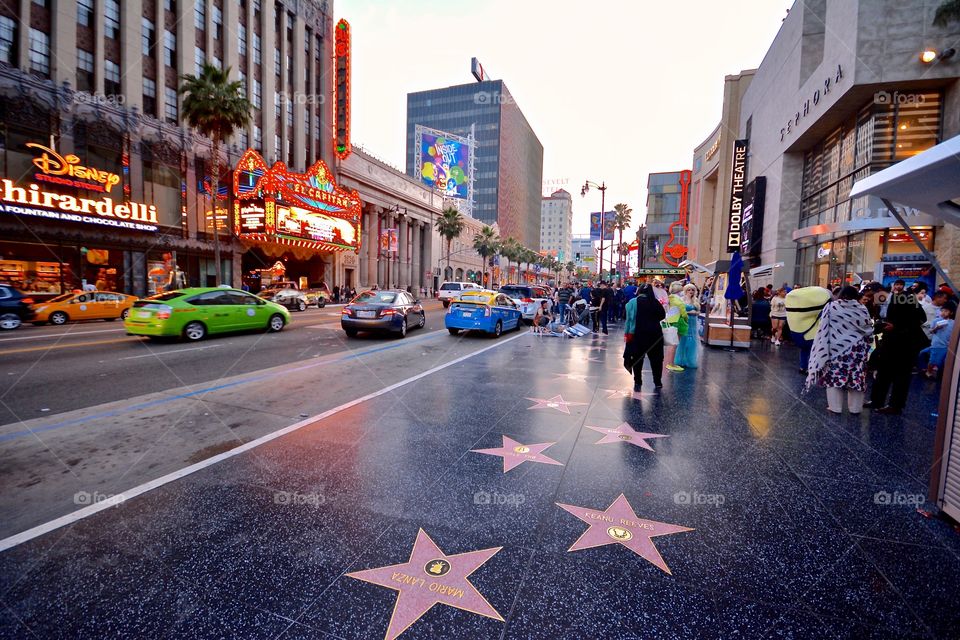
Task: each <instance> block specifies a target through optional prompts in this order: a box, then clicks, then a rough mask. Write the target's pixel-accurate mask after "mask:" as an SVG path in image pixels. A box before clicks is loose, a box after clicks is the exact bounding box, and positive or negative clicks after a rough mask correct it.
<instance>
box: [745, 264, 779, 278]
mask: <svg viewBox="0 0 960 640" xmlns="http://www.w3.org/2000/svg"><path fill="white" fill-rule="evenodd" d="M782 266H783V263H782V262H774V263H773V264H762V265H760V266H759V267H754V268H753V269H750V277H751V278H757V277H759V276H765V275H768V274H769V275H773V270H774V269H779V268H780V267H782Z"/></svg>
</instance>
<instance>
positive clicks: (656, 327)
mask: <svg viewBox="0 0 960 640" xmlns="http://www.w3.org/2000/svg"><path fill="white" fill-rule="evenodd" d="M665 317H666V311H664V309H663V305H661V304H660V302H659V301H658V300H657V298H656V296H655V295H654V293H653V287H651V286H650V285H649V284H646V283H644V284H642V285H640V288H639V289H637V295H636V297H634V298H633V299H632V300H630V302H628V303H627V320H626V324H625V325H624V327H625V334H624V341H625V342H626V346H625V347H624V349H623V366H624V367H625V368H626V370H627V371H629V372H630V373H632V374H633V392H634V394H639V393H640V387H641V385H642V382H643V380H642V376H641V373H642V370H643V359H644V357H646V358H647V359H648V360H649V361H650V369H651V370H652V371H653V386H654V388H655V389H661V388H663V329H661V328H660V321H661V320H663V319H664V318H665ZM635 397H636V396H635Z"/></svg>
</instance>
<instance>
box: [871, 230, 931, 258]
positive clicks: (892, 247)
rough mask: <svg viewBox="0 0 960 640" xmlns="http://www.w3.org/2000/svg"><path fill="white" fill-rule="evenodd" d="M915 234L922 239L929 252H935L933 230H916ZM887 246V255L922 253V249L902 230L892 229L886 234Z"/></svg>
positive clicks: (885, 252) (885, 251)
mask: <svg viewBox="0 0 960 640" xmlns="http://www.w3.org/2000/svg"><path fill="white" fill-rule="evenodd" d="M913 232H914V233H916V234H917V236H918V237H919V238H920V241H921V242H922V243H923V246H924V247H925V248H926V249H927V250H928V251H933V236H934V232H933V229H914V230H913ZM886 241H887V246H886V249H885V250H884V252H883V253H884V254H885V255H903V254H916V253H920V249H919V248H918V247H917V244H916V243H915V242H914V241H913V239H912V238H911V237H910V234H908V233H907V232H906V231H904V230H902V229H890V230H888V231H887V234H886Z"/></svg>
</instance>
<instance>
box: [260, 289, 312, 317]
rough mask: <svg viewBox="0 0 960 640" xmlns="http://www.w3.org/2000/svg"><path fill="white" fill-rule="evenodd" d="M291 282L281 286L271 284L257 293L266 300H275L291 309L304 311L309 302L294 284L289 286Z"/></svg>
mask: <svg viewBox="0 0 960 640" xmlns="http://www.w3.org/2000/svg"><path fill="white" fill-rule="evenodd" d="M291 284H293V283H286V284H284V285H283V286H273V285H271V286H269V287H267V288H266V289H262V290H261V291H260V293H258V294H257V295H259V296H260V297H261V298H263V299H264V300H267V301H268V302H275V303H277V304H279V305H283V306H284V307H286V308H287V309H291V310H293V311H306V310H307V306H308V305H309V304H310V303H309V301H308V300H307V296H306V294H304V293H303V291H300V290H299V289H297V288H296V286H290V285H291Z"/></svg>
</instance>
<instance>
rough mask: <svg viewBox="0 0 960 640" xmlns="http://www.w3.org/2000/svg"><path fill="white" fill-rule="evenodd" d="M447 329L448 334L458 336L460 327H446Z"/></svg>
mask: <svg viewBox="0 0 960 640" xmlns="http://www.w3.org/2000/svg"><path fill="white" fill-rule="evenodd" d="M447 331H449V332H450V335H452V336H458V335H460V329H451V328H447Z"/></svg>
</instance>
